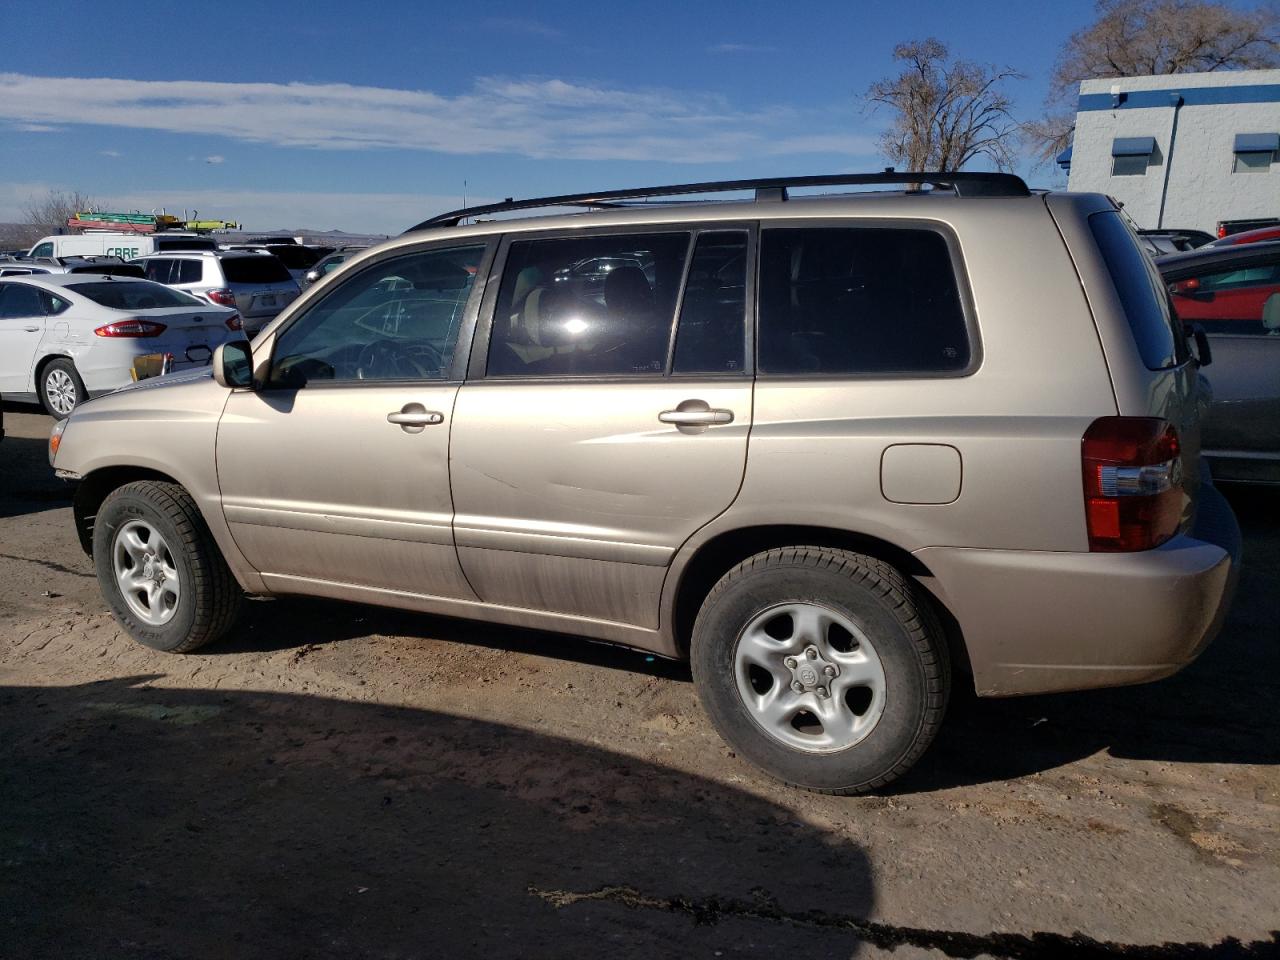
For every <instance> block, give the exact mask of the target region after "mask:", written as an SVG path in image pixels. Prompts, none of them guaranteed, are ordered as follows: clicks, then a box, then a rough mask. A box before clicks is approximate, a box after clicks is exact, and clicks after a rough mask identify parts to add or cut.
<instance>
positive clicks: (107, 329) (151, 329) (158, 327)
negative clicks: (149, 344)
mask: <svg viewBox="0 0 1280 960" xmlns="http://www.w3.org/2000/svg"><path fill="white" fill-rule="evenodd" d="M164 331H165V325H164V324H163V323H156V322H155V321H154V320H117V321H116V322H115V323H107V324H103V325H102V326H101V327H98V329H97V330H94V331H93V332H94V333H95V334H96V335H97V336H99V337H132V338H134V339H138V338H141V337H158V336H160V334H162V333H164Z"/></svg>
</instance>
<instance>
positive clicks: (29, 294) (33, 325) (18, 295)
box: [0, 281, 45, 393]
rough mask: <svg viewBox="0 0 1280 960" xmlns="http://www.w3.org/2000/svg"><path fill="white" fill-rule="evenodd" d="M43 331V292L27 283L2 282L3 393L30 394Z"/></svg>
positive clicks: (0, 380)
mask: <svg viewBox="0 0 1280 960" xmlns="http://www.w3.org/2000/svg"><path fill="white" fill-rule="evenodd" d="M44 328H45V310H44V303H43V301H42V300H41V298H40V291H39V290H38V289H36V288H35V287H33V286H30V285H28V284H25V283H15V282H5V281H0V392H4V393H30V392H31V389H32V384H31V371H32V367H33V366H34V365H35V355H36V348H37V347H38V346H39V345H40V338H41V337H43V336H44Z"/></svg>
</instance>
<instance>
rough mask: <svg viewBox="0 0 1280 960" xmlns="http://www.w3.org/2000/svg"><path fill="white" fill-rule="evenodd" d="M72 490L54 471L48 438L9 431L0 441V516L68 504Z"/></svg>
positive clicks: (16, 515)
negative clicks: (50, 459) (50, 460)
mask: <svg viewBox="0 0 1280 960" xmlns="http://www.w3.org/2000/svg"><path fill="white" fill-rule="evenodd" d="M49 424H50V426H52V424H53V421H52V420H50V421H49ZM71 494H72V488H71V486H70V484H67V483H64V482H63V481H61V480H58V479H56V478H55V477H54V475H53V468H52V467H50V466H49V444H48V441H47V440H44V439H33V438H31V437H16V436H14V435H13V434H9V435H8V436H6V437H5V438H4V440H3V441H2V442H0V517H21V516H25V515H26V514H29V513H41V512H43V511H45V510H56V509H58V508H59V507H65V506H69V505H70V503H71Z"/></svg>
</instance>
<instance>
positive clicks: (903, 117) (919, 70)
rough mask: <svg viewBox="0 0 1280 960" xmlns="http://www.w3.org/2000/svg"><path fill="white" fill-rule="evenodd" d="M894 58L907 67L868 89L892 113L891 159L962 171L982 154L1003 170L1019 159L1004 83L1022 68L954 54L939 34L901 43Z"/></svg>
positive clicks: (887, 150)
mask: <svg viewBox="0 0 1280 960" xmlns="http://www.w3.org/2000/svg"><path fill="white" fill-rule="evenodd" d="M893 58H894V59H895V60H898V61H901V62H902V63H904V64H905V65H906V66H905V69H903V71H902V72H901V73H900V74H898V75H897V76H896V77H891V78H886V79H884V80H880V81H877V82H876V83H873V84H872V85H871V89H870V90H869V91H867V99H868V100H869V101H870V102H871V103H873V104H879V105H882V106H886V107H889V108H890V109H891V110H893V112H894V117H893V123H892V125H891V126H890V127H889V129H888V130H886V131H885V132H884V133H883V134H881V136H880V148H881V150H883V151H884V154H885V155H886V156H887V157H888V158H889V159H891V160H893V161H894V163H895V164H897V165H899V166H902V167H905V168H906V169H907V170H920V171H942V172H945V171H948V170H959V169H960V168H961V167H963V166H964V165H965V164H966V163H968V162H969V161H970V160H973V159H975V158H977V157H986V158H988V159H989V160H991V161H992V162H993V163H994V164H995V165H996V166H997V167H998V168H999V169H1001V170H1005V169H1008V168H1009V167H1011V166H1012V165H1013V161H1014V156H1015V154H1014V147H1015V144H1016V134H1017V131H1018V124H1017V123H1016V122H1015V121H1014V119H1013V117H1012V115H1011V114H1010V101H1009V98H1008V96H1006V95H1005V93H1004V91H1003V90H1002V89H1001V85H1002V84H1003V83H1004V81H1006V80H1014V79H1020V78H1021V74H1019V73H1017V72H1016V71H1015V70H1013V69H1011V68H1009V67H1003V68H997V67H992V66H986V65H983V64H979V63H974V62H972V61H970V60H952V59H951V57H950V52H949V51H948V50H947V46H946V44H944V43H943V42H942V41H941V40H937V39H935V38H933V37H930V38H928V39H927V40H913V41H911V42H910V43H900V44H898V46H896V47H895V48H894V50H893Z"/></svg>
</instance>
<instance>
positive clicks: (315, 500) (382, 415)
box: [217, 243, 487, 599]
mask: <svg viewBox="0 0 1280 960" xmlns="http://www.w3.org/2000/svg"><path fill="white" fill-rule="evenodd" d="M486 251H487V248H486V245H485V244H483V243H480V244H471V245H463V246H459V245H454V246H449V247H441V246H439V245H436V246H434V247H424V248H422V249H420V250H418V251H415V252H412V253H408V254H403V253H401V254H398V255H394V256H387V257H385V258H383V259H381V260H377V261H375V262H374V263H372V264H370V265H367V266H366V267H364V268H363V269H362V270H360V271H358V272H355V273H353V274H352V275H351V276H350V277H349V278H347V279H346V280H345V282H343V283H340V284H337V285H336V286H334V287H333V288H332V289H331V290H330V291H329V292H328V293H327V294H326V295H325V296H324V297H323V298H322V299H320V300H318V301H317V302H315V303H314V304H312V305H311V306H310V307H309V308H308V309H306V310H304V311H303V312H302V313H301V314H299V315H298V316H296V317H295V318H294V319H293V320H292V321H291V322H289V323H287V325H285V326H284V327H282V328H281V329H280V330H279V331H278V332H277V333H276V334H275V335H274V337H273V341H274V342H273V343H272V344H270V345H269V346H270V347H271V349H272V360H271V364H270V369H269V372H268V373H267V376H266V382H265V383H263V384H261V385H260V388H259V389H257V390H252V391H250V390H240V391H235V392H233V393H232V395H231V396H230V398H229V400H228V403H227V406H226V408H225V410H224V412H223V416H222V421H221V424H220V425H219V429H218V443H217V460H218V480H219V483H220V485H221V489H222V502H223V510H224V512H225V514H226V519H227V522H228V524H229V525H230V528H231V532H232V535H233V536H234V538H235V540H236V544H237V545H238V546H239V548H240V549H241V551H242V552H243V553H244V555H245V557H246V558H247V559H248V561H249V562H250V563H251V564H252V565H253V566H254V567H255V568H256V569H257V570H258V571H260V572H261V573H262V574H263V577H264V580H265V581H266V583H267V585H268V586H269V587H271V588H272V589H275V590H278V591H281V592H286V591H288V590H291V589H292V590H298V591H300V592H306V591H308V590H316V589H317V583H321V584H323V583H328V584H343V585H354V586H357V587H365V588H374V589H377V590H382V591H395V592H400V593H409V594H416V595H426V596H438V597H448V598H464V599H474V598H475V594H474V593H473V592H472V591H471V589H470V588H469V587H468V586H467V583H466V580H465V578H464V577H463V576H462V572H461V570H460V568H459V566H458V559H457V555H456V553H455V551H454V546H453V535H452V531H451V521H452V515H453V503H452V500H451V498H450V493H449V430H450V426H451V422H452V418H453V408H454V399H455V397H456V395H457V392H458V383H459V380H460V379H461V373H462V365H463V364H464V363H465V359H464V358H463V357H461V356H460V355H459V350H458V342H459V339H460V338H463V339H465V338H466V337H467V336H468V331H469V318H472V317H473V316H474V313H475V310H476V307H477V303H476V302H473V301H474V300H476V299H478V292H477V291H476V284H475V282H474V281H475V277H476V275H477V273H478V271H479V270H481V269H482V268H484V267H486V266H487V264H486V263H485V262H484V261H485V256H486ZM263 346H268V344H264V345H263Z"/></svg>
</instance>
